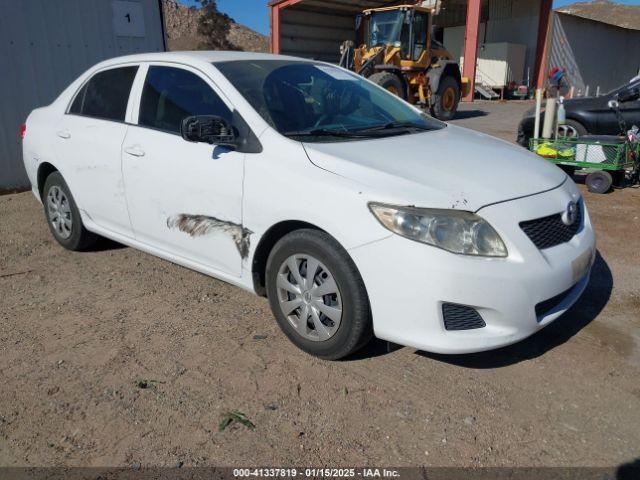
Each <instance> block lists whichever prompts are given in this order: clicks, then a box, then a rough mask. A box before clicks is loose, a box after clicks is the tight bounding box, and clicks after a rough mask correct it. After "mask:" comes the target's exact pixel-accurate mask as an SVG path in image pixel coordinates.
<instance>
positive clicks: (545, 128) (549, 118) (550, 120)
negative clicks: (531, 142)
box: [542, 98, 556, 138]
mask: <svg viewBox="0 0 640 480" xmlns="http://www.w3.org/2000/svg"><path fill="white" fill-rule="evenodd" d="M555 119H556V99H555V98H547V103H546V105H545V108H544V123H543V125H542V138H551V135H552V134H553V124H554V123H555Z"/></svg>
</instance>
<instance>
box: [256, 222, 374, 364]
mask: <svg viewBox="0 0 640 480" xmlns="http://www.w3.org/2000/svg"><path fill="white" fill-rule="evenodd" d="M316 261H317V262H318V264H317V268H316V269H314V273H315V275H313V276H312V277H311V278H310V279H309V278H307V273H308V272H309V271H308V267H309V265H310V264H315V262H316ZM294 269H295V270H297V275H296V274H295V272H294ZM296 277H297V279H296ZM332 280H333V282H332ZM309 281H310V282H311V284H312V285H313V287H311V289H309V288H308V285H310V284H309V283H308V282H309ZM323 286H324V287H326V288H325V289H323V290H324V291H323V290H320V288H321V287H323ZM266 287H267V297H268V298H269V304H270V305H271V310H272V311H273V314H274V316H275V317H276V320H277V322H278V325H279V326H280V328H281V329H282V331H283V332H284V333H285V335H287V337H289V340H291V342H293V343H294V344H295V345H296V346H297V347H298V348H300V349H301V350H304V351H305V352H307V353H309V354H311V355H314V356H316V357H319V358H323V359H325V360H338V359H341V358H344V357H347V356H349V355H351V354H352V353H354V352H355V351H356V350H358V349H360V348H362V347H363V346H364V345H366V344H367V343H368V342H369V340H370V339H371V338H372V337H373V328H372V321H371V309H370V307H369V298H368V296H367V292H366V289H365V286H364V282H363V281H362V277H361V276H360V273H359V272H358V270H357V268H356V266H355V264H354V263H353V260H351V257H350V256H349V254H348V253H347V251H346V250H345V249H344V248H342V246H341V245H340V244H339V243H338V242H337V241H336V240H335V239H333V238H332V237H331V236H330V235H328V234H326V233H324V232H321V231H318V230H311V229H304V230H296V231H294V232H292V233H289V234H288V235H286V236H284V237H283V238H282V239H280V240H279V241H278V243H276V245H275V246H274V247H273V249H272V251H271V253H270V255H269V259H268V261H267V270H266ZM285 287H286V288H285ZM292 287H293V288H292ZM314 289H315V291H316V293H317V294H318V295H310V294H312V293H313V292H314ZM294 290H296V291H295V292H294ZM327 292H328V294H325V293H327ZM315 305H322V307H320V308H318V307H316V306H315ZM337 311H340V314H339V315H336V312H337ZM325 312H326V313H329V314H330V315H331V318H330V317H328V316H326V315H325ZM303 316H304V317H305V320H304V321H301V317H303ZM318 322H321V323H320V324H319V323H318Z"/></svg>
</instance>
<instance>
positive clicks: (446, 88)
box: [431, 75, 460, 121]
mask: <svg viewBox="0 0 640 480" xmlns="http://www.w3.org/2000/svg"><path fill="white" fill-rule="evenodd" d="M459 103H460V85H459V84H458V82H457V80H456V79H455V78H454V77H452V76H450V75H449V76H446V77H444V78H441V79H440V85H438V91H437V92H436V94H435V95H434V96H433V103H432V104H431V114H432V115H433V116H434V117H436V118H437V119H439V120H444V121H448V120H451V119H452V118H453V117H454V116H455V114H456V112H457V111H458V104H459Z"/></svg>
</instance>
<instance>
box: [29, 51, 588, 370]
mask: <svg viewBox="0 0 640 480" xmlns="http://www.w3.org/2000/svg"><path fill="white" fill-rule="evenodd" d="M22 137H23V146H24V164H25V167H26V169H27V172H28V175H29V179H30V181H31V184H32V187H33V193H34V194H35V196H36V197H37V198H38V199H40V200H41V201H42V203H43V205H44V214H45V218H46V220H47V223H48V225H49V228H50V230H51V233H52V234H53V236H54V238H55V239H56V240H57V241H58V242H59V243H60V244H61V245H62V246H63V247H65V248H67V249H70V250H79V249H82V248H85V247H87V246H88V245H90V244H91V243H92V242H93V241H94V240H95V238H96V235H102V236H105V237H108V238H111V239H113V240H116V241H118V242H121V243H124V244H126V245H130V246H133V247H135V248H139V249H141V250H144V251H146V252H149V253H151V254H154V255H157V256H159V257H162V258H165V259H167V260H170V261H172V262H175V263H178V264H180V265H183V266H185V267H188V268H192V269H194V270H197V271H200V272H202V273H205V274H208V275H211V276H213V277H216V278H220V279H222V280H225V281H227V282H229V283H232V284H234V285H238V286H240V287H242V288H245V289H247V290H250V291H253V292H255V293H257V294H259V295H265V296H267V297H268V299H269V302H270V305H271V308H272V310H273V313H274V315H275V317H276V320H277V321H278V323H279V325H280V327H281V328H282V330H283V332H284V333H285V334H286V335H287V336H288V337H289V338H290V339H291V340H292V342H293V343H295V344H296V345H297V346H298V347H300V348H301V349H303V350H305V351H306V352H309V353H311V354H313V355H317V356H319V357H322V358H326V359H337V358H342V357H344V356H346V355H349V354H351V353H352V352H354V351H356V350H357V349H359V348H361V347H362V346H363V345H365V344H366V343H367V341H368V340H369V339H370V338H371V336H372V335H374V334H375V335H376V336H377V337H379V338H382V339H385V340H389V341H393V342H396V343H400V344H403V345H408V346H412V347H415V348H419V349H423V350H428V351H433V352H440V353H466V352H477V351H481V350H488V349H492V348H496V347H500V346H503V345H508V344H511V343H514V342H517V341H519V340H521V339H523V338H525V337H527V336H529V335H531V334H533V333H534V332H536V331H538V330H539V329H541V328H542V327H544V326H545V325H548V324H549V323H550V322H552V321H554V320H555V319H556V318H558V317H559V316H560V315H562V314H563V313H564V312H565V311H566V310H567V309H568V308H569V307H570V306H571V305H572V304H573V303H574V302H575V301H576V300H577V299H578V297H579V296H580V295H581V293H582V291H583V290H584V288H585V287H586V285H587V283H588V281H589V275H590V271H591V266H592V264H593V261H594V258H595V238H594V233H593V229H592V226H591V221H590V219H589V215H588V212H587V209H586V206H585V205H584V202H583V200H582V198H581V197H580V194H579V192H578V190H577V188H576V186H575V184H574V183H573V181H572V180H571V179H569V178H568V177H567V176H566V175H565V174H564V173H563V172H562V171H561V170H559V169H558V168H556V167H555V166H553V165H551V164H549V163H548V162H546V161H545V160H542V159H540V158H538V157H536V156H535V155H533V154H531V153H530V152H527V151H524V150H522V149H520V148H519V147H516V146H512V145H509V144H507V143H505V142H502V141H498V140H494V139H491V138H489V137H487V136H486V135H483V134H480V133H476V132H473V131H470V130H465V129H462V128H458V127H455V126H451V125H447V124H445V123H442V122H440V121H438V120H435V119H433V118H431V117H428V116H427V115H425V114H424V113H423V112H421V111H420V110H419V109H418V108H415V107H413V106H411V105H409V104H407V103H406V102H404V101H402V100H400V99H399V98H398V97H396V96H394V95H393V94H391V93H389V92H388V91H386V90H385V89H383V88H381V87H379V86H377V85H375V84H374V83H372V82H370V81H368V80H366V79H364V78H362V77H360V76H358V75H356V74H354V73H352V72H349V71H347V70H344V69H341V68H339V67H336V66H333V65H330V64H326V63H320V62H316V61H310V60H302V59H297V58H293V57H282V56H273V55H266V54H249V53H239V52H182V53H179V52H176V53H164V54H143V55H135V56H129V57H122V58H116V59H112V60H108V61H106V62H103V63H101V64H99V65H96V66H95V67H93V68H92V69H90V70H89V71H87V72H86V73H84V74H83V75H81V76H80V78H78V79H77V80H76V81H75V82H73V84H71V85H70V86H69V87H68V88H67V89H66V90H65V91H64V92H63V93H62V94H61V95H60V96H59V97H58V99H57V100H56V101H54V102H53V103H52V104H51V105H49V106H47V107H43V108H39V109H36V110H34V111H33V112H32V113H31V114H30V115H29V117H28V119H27V122H26V126H25V128H24V130H23V131H22ZM453 165H455V168H453V167H452V166H453ZM487 172H491V174H490V175H488V174H487ZM60 281H61V285H64V279H62V278H61V279H60ZM238 321H241V320H238Z"/></svg>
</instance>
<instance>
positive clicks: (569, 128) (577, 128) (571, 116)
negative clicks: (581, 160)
mask: <svg viewBox="0 0 640 480" xmlns="http://www.w3.org/2000/svg"><path fill="white" fill-rule="evenodd" d="M638 87H640V78H637V77H636V78H634V79H632V80H631V81H630V82H629V83H627V84H625V85H622V86H620V87H618V88H616V89H614V90H612V91H611V92H609V93H607V94H605V95H601V96H599V97H585V98H572V99H568V100H567V99H565V101H564V107H565V111H566V116H567V121H566V124H565V125H563V126H562V127H561V131H560V132H559V133H560V135H561V136H564V137H580V136H583V135H617V134H619V133H620V127H619V125H618V119H617V117H616V113H615V112H614V111H613V110H612V109H611V108H609V101H610V100H615V99H616V97H617V95H618V94H619V93H620V92H623V91H625V90H629V89H633V88H638ZM620 111H621V113H622V115H623V117H624V119H625V121H626V122H627V125H640V100H634V101H632V102H627V103H624V104H621V105H620ZM543 119H544V109H543V113H542V118H541V121H542V120H543ZM534 123H535V108H532V109H530V110H528V111H527V112H526V113H525V114H524V116H523V118H522V121H521V122H520V125H519V126H518V143H519V144H520V145H522V146H523V147H525V148H529V141H530V140H531V138H533V130H534Z"/></svg>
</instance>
